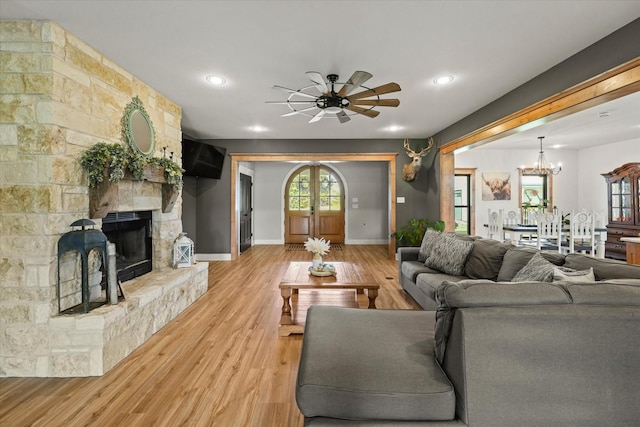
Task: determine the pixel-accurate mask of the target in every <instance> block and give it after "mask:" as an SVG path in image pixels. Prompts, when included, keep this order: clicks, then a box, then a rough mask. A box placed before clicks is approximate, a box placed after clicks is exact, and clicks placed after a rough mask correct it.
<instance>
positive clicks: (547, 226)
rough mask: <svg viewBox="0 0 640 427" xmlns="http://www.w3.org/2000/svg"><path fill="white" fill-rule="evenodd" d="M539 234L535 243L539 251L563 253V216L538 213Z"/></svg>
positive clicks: (537, 233)
mask: <svg viewBox="0 0 640 427" xmlns="http://www.w3.org/2000/svg"><path fill="white" fill-rule="evenodd" d="M535 217H536V226H537V232H536V237H535V239H533V240H532V243H534V242H535V244H536V246H537V248H538V250H554V251H558V252H559V253H561V252H562V214H560V213H558V214H554V213H551V212H536V213H535Z"/></svg>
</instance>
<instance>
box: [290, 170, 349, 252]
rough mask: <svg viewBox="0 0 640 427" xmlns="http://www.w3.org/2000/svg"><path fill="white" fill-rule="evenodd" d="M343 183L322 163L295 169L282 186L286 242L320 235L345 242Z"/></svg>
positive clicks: (296, 241) (299, 241)
mask: <svg viewBox="0 0 640 427" xmlns="http://www.w3.org/2000/svg"><path fill="white" fill-rule="evenodd" d="M344 201H345V198H344V185H343V183H342V180H341V179H340V177H339V176H338V175H337V174H336V173H335V172H334V171H333V170H331V169H330V168H328V167H327V166H323V165H305V166H302V167H300V168H299V169H297V170H296V171H295V172H294V173H293V174H291V176H290V177H289V179H288V181H287V185H286V186H285V190H284V209H285V212H284V218H285V227H284V228H285V231H284V232H285V236H284V241H285V243H303V242H305V241H306V240H307V239H308V238H309V237H311V238H313V237H318V238H320V237H323V238H324V239H326V240H330V241H331V242H332V243H344V224H345V221H344V213H345V206H344Z"/></svg>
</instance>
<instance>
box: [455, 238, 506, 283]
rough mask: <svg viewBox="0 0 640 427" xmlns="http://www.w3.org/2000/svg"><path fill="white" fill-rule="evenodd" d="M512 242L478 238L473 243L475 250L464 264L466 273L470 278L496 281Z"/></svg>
mask: <svg viewBox="0 0 640 427" xmlns="http://www.w3.org/2000/svg"><path fill="white" fill-rule="evenodd" d="M512 247H513V245H511V244H510V243H501V242H499V241H497V240H489V239H478V240H476V241H475V244H474V245H473V250H472V251H471V254H470V255H469V259H468V260H467V263H466V264H465V266H464V271H465V275H466V276H467V277H468V278H469V279H489V280H493V281H495V280H496V279H497V278H498V273H499V272H500V268H501V266H502V258H504V254H505V253H506V252H507V250H508V249H510V248H512Z"/></svg>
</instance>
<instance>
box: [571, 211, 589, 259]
mask: <svg viewBox="0 0 640 427" xmlns="http://www.w3.org/2000/svg"><path fill="white" fill-rule="evenodd" d="M569 218H570V220H569V221H570V223H569V240H568V242H563V244H564V245H565V247H568V249H569V253H570V254H573V253H576V252H581V253H584V254H587V253H588V254H590V255H592V256H594V255H595V253H596V227H595V221H596V215H595V214H594V213H593V212H589V211H581V212H574V211H571V216H570V217H569Z"/></svg>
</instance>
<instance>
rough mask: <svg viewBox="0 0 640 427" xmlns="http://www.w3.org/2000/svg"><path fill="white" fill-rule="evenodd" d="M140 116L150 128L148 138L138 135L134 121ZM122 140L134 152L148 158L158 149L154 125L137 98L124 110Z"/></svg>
mask: <svg viewBox="0 0 640 427" xmlns="http://www.w3.org/2000/svg"><path fill="white" fill-rule="evenodd" d="M138 116H140V117H142V118H143V119H144V121H145V124H146V125H147V127H148V130H149V136H148V137H147V136H146V135H144V136H142V135H140V133H139V132H138V134H137V135H136V132H135V126H134V123H133V120H134V118H135V117H138ZM139 125H140V123H139ZM122 138H123V139H124V140H125V141H126V143H127V144H128V145H129V147H131V149H132V150H134V151H135V152H137V153H139V154H141V155H143V156H146V157H149V156H151V155H152V154H153V152H154V150H155V148H156V137H155V131H154V130H153V123H151V119H150V118H149V114H147V111H146V110H145V109H144V105H142V101H141V100H140V98H138V97H137V96H134V97H133V99H132V100H131V102H130V103H129V104H127V106H126V108H125V109H124V115H123V116H122ZM143 139H147V140H143Z"/></svg>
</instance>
